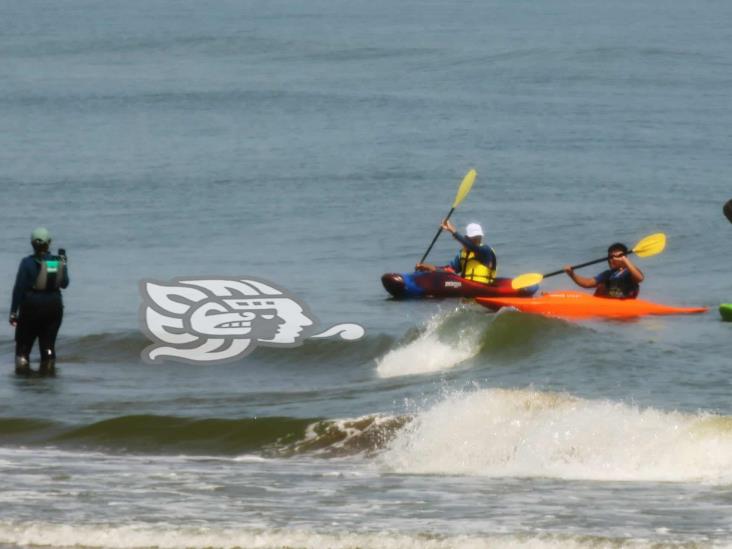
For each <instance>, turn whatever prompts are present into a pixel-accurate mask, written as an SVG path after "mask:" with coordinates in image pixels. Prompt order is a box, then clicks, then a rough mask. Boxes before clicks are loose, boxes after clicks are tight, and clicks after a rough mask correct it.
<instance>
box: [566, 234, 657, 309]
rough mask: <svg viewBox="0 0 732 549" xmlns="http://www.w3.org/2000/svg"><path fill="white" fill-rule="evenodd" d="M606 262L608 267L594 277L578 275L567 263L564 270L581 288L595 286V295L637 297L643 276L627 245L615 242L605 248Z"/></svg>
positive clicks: (619, 297) (618, 297) (620, 297)
mask: <svg viewBox="0 0 732 549" xmlns="http://www.w3.org/2000/svg"><path fill="white" fill-rule="evenodd" d="M607 262H608V265H609V266H610V268H609V269H608V270H606V271H603V272H601V273H600V274H598V275H597V276H596V277H594V278H589V277H586V276H580V275H578V274H577V273H575V272H574V270H573V269H572V267H570V266H569V265H567V266H565V267H564V272H565V273H567V274H568V275H569V277H570V278H571V279H572V280H574V282H575V283H576V284H577V285H578V286H582V287H583V288H597V289H596V290H595V295H596V296H597V297H611V298H615V299H635V298H636V297H638V291H639V290H640V283H641V282H643V279H644V278H645V277H644V276H643V273H642V272H641V270H640V269H639V268H638V267H636V266H635V265H634V264H633V262H632V261H631V260H630V258H629V257H628V247H627V246H626V245H625V244H622V243H620V242H616V243H615V244H613V245H611V246H610V247H609V248H608V249H607Z"/></svg>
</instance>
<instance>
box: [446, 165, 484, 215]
mask: <svg viewBox="0 0 732 549" xmlns="http://www.w3.org/2000/svg"><path fill="white" fill-rule="evenodd" d="M476 175H478V172H476V171H475V170H470V171H469V172H468V173H467V174H465V177H464V178H463V182H462V183H460V188H459V189H458V192H457V194H456V195H455V202H453V203H452V207H453V208H457V207H458V204H460V203H461V202H462V201H463V199H464V198H465V197H466V196H468V193H469V192H470V189H472V188H473V182H474V181H475V176H476Z"/></svg>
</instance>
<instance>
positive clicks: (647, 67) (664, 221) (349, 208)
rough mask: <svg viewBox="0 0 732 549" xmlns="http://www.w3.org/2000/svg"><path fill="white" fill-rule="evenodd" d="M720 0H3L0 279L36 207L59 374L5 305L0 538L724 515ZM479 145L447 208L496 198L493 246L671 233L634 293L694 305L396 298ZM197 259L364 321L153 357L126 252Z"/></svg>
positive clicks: (726, 267) (550, 245) (728, 496)
mask: <svg viewBox="0 0 732 549" xmlns="http://www.w3.org/2000/svg"><path fill="white" fill-rule="evenodd" d="M731 20H732V4H729V3H726V2H718V1H712V0H702V1H698V2H681V1H677V0H671V1H666V2H661V1H658V0H648V1H646V2H641V3H639V2H600V1H597V0H585V1H582V2H580V1H576V0H557V1H556V2H551V3H549V2H545V3H530V2H505V1H495V0H488V1H485V0H484V1H459V2H452V3H448V2H434V1H429V0H423V1H415V0H404V1H400V2H385V1H383V0H375V1H371V2H359V1H345V2H333V1H326V0H312V1H308V2H292V1H281V0H276V1H267V2H263V1H257V0H251V1H244V2H234V1H225V0H222V1H218V2H209V3H204V2H194V1H187V0H180V1H172V0H153V1H146V2H141V1H139V0H132V1H129V2H124V3H118V2H109V1H103V0H99V1H91V0H66V1H64V2H50V1H45V0H43V1H41V0H30V1H27V2H11V1H0V189H1V190H2V195H1V196H2V200H0V214H1V215H0V229H1V230H0V281H2V282H1V283H0V300H3V301H4V302H5V303H6V304H7V305H6V309H5V311H6V312H7V310H8V309H9V305H10V296H11V291H12V285H13V281H14V276H15V272H16V268H17V264H18V261H19V260H20V258H21V257H22V256H24V255H26V254H28V253H30V249H29V245H28V235H29V233H30V231H31V230H32V228H33V227H35V226H37V225H45V226H47V227H49V229H50V230H51V231H52V233H53V234H54V247H56V246H58V247H64V248H66V250H67V251H68V255H69V269H70V273H71V286H70V287H69V288H68V290H67V291H65V293H64V299H65V304H66V311H65V318H64V324H63V326H62V329H61V334H60V339H59V343H58V355H59V374H58V376H57V377H56V378H55V379H38V378H32V379H17V378H15V376H14V375H13V374H12V368H13V333H12V331H11V328H10V327H9V326H8V325H7V324H5V327H4V328H2V329H1V330H0V356H1V357H2V361H1V362H0V481H1V482H0V502H1V503H2V505H0V546H1V547H29V546H43V547H70V546H74V547H120V548H132V547H135V548H138V547H140V548H141V547H160V548H168V547H171V548H175V547H201V548H203V547H227V548H228V547H244V548H270V547H271V548H274V547H294V548H311V547H312V548H321V547H333V548H356V547H361V548H370V547H373V548H389V547H394V548H430V549H431V548H447V547H460V548H463V547H465V548H480V547H491V548H493V547H531V548H544V547H557V548H558V547H562V548H564V547H576V548H586V547H598V548H604V547H613V548H614V547H632V548H636V547H638V548H641V547H660V546H664V547H665V546H672V547H676V546H678V547H725V546H732V400H731V399H730V394H732V382H730V378H731V377H732V359H731V358H730V357H731V356H732V353H731V351H730V350H731V349H732V347H731V345H732V343H731V341H732V330H731V328H732V326H730V325H729V324H726V323H723V322H721V321H720V319H719V316H718V314H717V313H716V310H715V308H716V307H717V305H718V304H719V303H721V302H730V301H732V278H730V275H729V271H730V266H731V264H730V259H729V258H730V253H729V252H730V249H731V247H732V225H730V224H729V222H728V221H727V220H726V219H725V218H724V217H723V215H722V211H721V210H722V205H723V204H724V203H725V202H726V201H727V200H729V199H730V198H732V185H731V184H730V181H732V177H731V176H732V168H731V167H730V150H731V145H732V130H731V129H730V128H732V101H730V94H729V90H730V89H731V87H732V30H731V29H732V26H731V25H730V24H729V22H730V21H731ZM470 168H475V169H477V171H478V178H477V180H476V183H475V185H474V187H473V189H472V191H471V193H470V195H469V196H468V197H467V199H466V200H465V201H464V202H463V203H462V204H461V205H460V207H459V208H458V209H457V211H456V213H455V214H454V217H453V219H454V221H455V222H456V223H457V224H458V225H459V226H464V225H465V224H466V223H467V222H471V221H478V222H480V223H482V224H483V226H484V228H485V230H486V240H487V241H488V242H489V243H490V244H491V245H493V247H494V248H495V250H496V252H497V254H498V257H499V274H501V275H503V276H513V275H518V274H520V273H523V272H527V271H528V272H531V271H544V272H545V271H551V270H555V269H558V268H560V267H561V266H562V265H564V264H566V263H577V262H582V261H586V260H588V259H591V258H594V257H600V256H602V255H603V253H604V250H605V249H606V247H607V245H608V244H610V243H611V242H614V241H618V240H620V241H624V242H626V243H628V244H629V245H632V244H634V243H635V242H637V241H638V240H640V239H641V238H642V237H644V236H646V235H648V234H651V233H654V232H658V231H662V232H665V233H666V234H667V235H668V246H667V248H666V250H665V251H664V253H662V254H660V255H658V256H655V257H653V258H647V259H639V260H638V265H639V266H640V267H641V268H642V269H643V270H644V272H645V274H646V281H645V282H644V283H643V286H642V295H643V297H646V298H648V299H651V300H655V301H659V302H663V303H673V304H679V305H703V306H707V307H710V309H711V310H710V312H709V313H707V314H704V315H698V316H688V317H683V316H682V317H657V318H644V319H639V320H635V321H629V322H602V321H586V322H566V321H562V320H557V319H551V318H543V317H534V316H529V315H524V314H521V313H518V312H515V311H507V312H501V313H499V314H492V313H490V312H489V311H487V310H484V309H482V308H480V307H478V306H476V305H474V304H471V303H461V302H457V301H450V300H442V301H440V300H429V301H414V302H399V301H393V300H390V299H387V298H388V296H387V294H386V292H385V291H384V290H383V288H382V287H381V284H380V282H379V278H380V276H381V274H382V273H384V272H406V271H410V270H411V268H412V267H413V265H414V263H415V262H416V261H417V260H418V259H419V257H420V256H421V255H422V253H423V252H424V250H425V249H426V247H427V245H428V244H429V241H430V239H431V238H432V236H433V235H434V232H435V229H436V227H437V225H438V223H439V221H440V219H441V217H442V216H444V215H445V213H446V212H447V210H448V209H449V207H450V205H451V202H452V200H453V198H454V195H455V191H456V189H457V186H458V184H459V182H460V180H461V179H462V177H463V176H464V175H465V173H466V172H467V170H468V169H470ZM456 251H457V246H456V244H455V242H454V241H451V239H450V238H449V237H448V236H445V235H443V236H442V237H441V239H440V240H439V241H438V243H437V245H436V246H435V248H434V249H433V251H432V252H431V255H430V260H431V261H434V262H435V263H442V262H444V263H446V262H447V261H448V260H449V259H451V258H452V256H453V254H454V253H455V252H456ZM598 270H599V269H598ZM583 272H584V273H585V274H588V275H589V274H592V273H594V272H595V271H592V268H588V269H587V270H586V271H583ZM203 275H221V276H227V277H235V276H244V277H246V276H253V277H259V278H264V279H267V280H271V281H272V282H274V283H276V284H278V285H280V286H282V287H284V288H286V289H288V290H289V291H291V292H292V293H294V294H295V295H296V296H298V297H299V298H300V299H302V300H303V301H304V302H306V303H307V305H308V306H309V308H310V309H311V311H312V312H313V314H314V315H315V316H317V318H318V319H319V321H320V323H321V325H322V326H324V327H327V326H330V325H333V324H337V323H343V322H355V323H358V324H361V325H362V326H363V327H364V328H365V330H366V336H365V337H364V338H363V339H361V340H359V341H343V340H320V341H318V340H310V341H307V342H306V343H305V344H304V345H303V346H301V347H297V348H281V349H278V348H258V349H256V350H254V352H252V353H251V354H250V355H248V356H246V357H245V358H242V359H241V360H238V361H236V362H233V363H230V364H225V365H210V366H202V365H192V364H180V363H173V362H168V363H163V364H156V365H150V364H146V363H144V362H143V361H142V360H141V358H140V353H141V351H142V349H143V348H145V347H146V345H147V344H148V341H147V340H146V338H145V337H144V335H143V334H142V333H141V331H140V327H139V323H138V314H139V307H140V295H139V291H138V283H139V281H140V280H141V279H143V278H154V279H158V280H170V279H173V278H176V277H182V276H203ZM542 288H543V289H546V290H551V289H560V288H571V283H570V281H569V280H567V279H566V277H555V278H551V279H547V280H546V281H545V282H544V283H543V285H542ZM34 359H35V357H34Z"/></svg>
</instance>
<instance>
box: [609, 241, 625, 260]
mask: <svg viewBox="0 0 732 549" xmlns="http://www.w3.org/2000/svg"><path fill="white" fill-rule="evenodd" d="M613 252H623V253H624V254H627V253H628V247H627V246H626V245H625V244H623V243H622V242H616V243H615V244H610V247H609V248H608V249H607V255H608V257H610V256H611V255H612V253H613Z"/></svg>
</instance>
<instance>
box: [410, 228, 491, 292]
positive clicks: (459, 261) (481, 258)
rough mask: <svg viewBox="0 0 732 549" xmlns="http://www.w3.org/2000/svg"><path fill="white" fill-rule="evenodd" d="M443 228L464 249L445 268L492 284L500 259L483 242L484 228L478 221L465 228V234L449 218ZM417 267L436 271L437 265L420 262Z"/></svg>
mask: <svg viewBox="0 0 732 549" xmlns="http://www.w3.org/2000/svg"><path fill="white" fill-rule="evenodd" d="M442 228H443V229H444V230H446V231H447V232H449V233H450V234H452V236H453V238H455V240H457V241H458V242H460V244H462V245H463V248H462V250H460V251H459V252H458V253H457V255H456V256H455V258H454V259H453V260H452V262H451V263H450V264H449V265H447V266H446V267H445V268H447V269H450V270H452V271H454V272H455V273H458V274H459V275H460V276H462V277H463V278H465V279H467V280H472V281H474V282H481V283H483V284H492V283H493V281H494V280H495V278H496V272H497V263H498V260H497V258H496V254H495V252H494V251H493V248H491V247H490V246H488V245H487V244H483V228H482V227H481V226H480V225H479V224H478V223H470V224H468V226H467V227H466V228H465V235H462V234H460V233H459V232H458V231H457V230H456V229H455V226H454V225H453V224H452V223H450V221H448V220H445V221H443V222H442ZM415 269H416V270H417V271H436V270H437V267H435V266H434V265H430V264H429V263H418V264H417V265H416V267H415Z"/></svg>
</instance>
